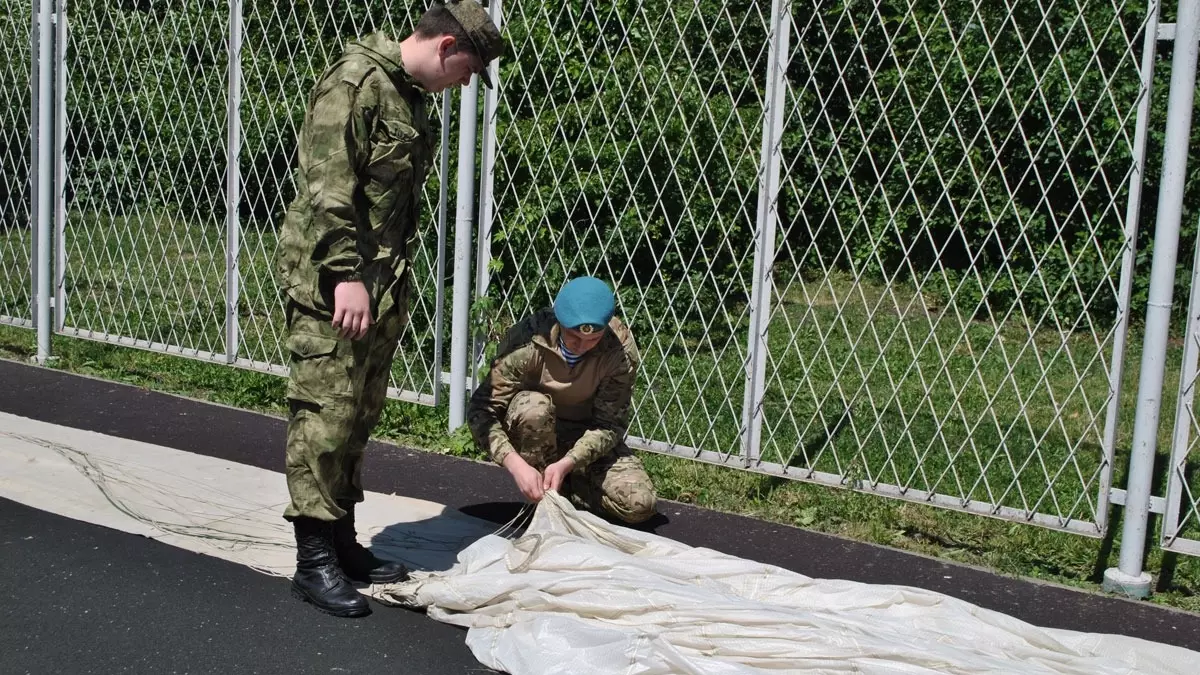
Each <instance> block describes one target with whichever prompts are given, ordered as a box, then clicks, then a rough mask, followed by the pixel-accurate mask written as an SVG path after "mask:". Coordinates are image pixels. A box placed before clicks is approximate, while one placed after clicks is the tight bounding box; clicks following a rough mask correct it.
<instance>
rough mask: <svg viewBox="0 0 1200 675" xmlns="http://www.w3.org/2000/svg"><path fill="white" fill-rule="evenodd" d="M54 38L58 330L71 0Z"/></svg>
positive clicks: (61, 10) (62, 8) (62, 303)
mask: <svg viewBox="0 0 1200 675" xmlns="http://www.w3.org/2000/svg"><path fill="white" fill-rule="evenodd" d="M55 24H56V25H55V39H54V242H53V245H54V330H55V331H60V330H62V328H63V325H64V324H65V322H66V318H67V285H66V279H67V0H58V11H57V13H56V14H55Z"/></svg>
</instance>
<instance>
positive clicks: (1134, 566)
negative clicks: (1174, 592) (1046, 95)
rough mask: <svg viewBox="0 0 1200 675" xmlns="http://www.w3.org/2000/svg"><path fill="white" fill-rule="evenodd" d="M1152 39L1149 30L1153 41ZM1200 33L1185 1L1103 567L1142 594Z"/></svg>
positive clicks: (1115, 583) (1113, 587) (1109, 586)
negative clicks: (1120, 514)
mask: <svg viewBox="0 0 1200 675" xmlns="http://www.w3.org/2000/svg"><path fill="white" fill-rule="evenodd" d="M1152 37H1153V36H1147V39H1152ZM1198 39H1200V0H1180V1H1179V17H1178V19H1177V21H1176V32H1175V54H1174V58H1172V60H1171V91H1170V98H1169V100H1168V103H1167V132H1166V140H1165V143H1164V148H1163V170H1162V179H1161V181H1160V183H1159V191H1158V220H1157V224H1156V228H1155V233H1154V260H1153V263H1152V264H1151V266H1150V292H1149V296H1150V297H1149V300H1148V301H1147V302H1146V336H1145V338H1144V342H1143V346H1142V370H1141V374H1140V378H1139V381H1138V400H1137V410H1136V412H1135V413H1134V428H1133V448H1132V451H1131V454H1130V458H1129V483H1128V485H1127V486H1126V494H1125V520H1124V526H1123V529H1122V532H1121V555H1120V562H1119V564H1118V566H1117V567H1115V568H1110V569H1108V570H1106V571H1105V572H1104V584H1103V586H1104V588H1105V589H1106V590H1109V591H1115V592H1121V593H1124V594H1126V595H1129V596H1132V597H1137V598H1144V597H1146V596H1148V595H1150V575H1149V574H1147V573H1146V572H1145V571H1143V569H1142V561H1143V558H1144V556H1145V552H1146V530H1147V526H1148V522H1149V517H1150V487H1151V483H1152V481H1153V478H1154V455H1155V449H1156V445H1157V442H1158V426H1159V414H1160V412H1161V407H1162V390H1163V374H1164V372H1165V368H1166V356H1167V336H1168V332H1169V330H1170V323H1171V295H1172V291H1173V290H1174V286H1175V261H1176V258H1177V255H1178V253H1179V224H1180V217H1181V214H1182V209H1183V188H1184V179H1185V177H1186V173H1187V155H1188V140H1189V138H1190V136H1191V128H1192V105H1193V99H1194V98H1195V93H1196V56H1197V53H1198V51H1200V44H1198V42H1197V40H1198Z"/></svg>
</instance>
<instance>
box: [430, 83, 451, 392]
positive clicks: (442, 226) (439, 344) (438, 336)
mask: <svg viewBox="0 0 1200 675" xmlns="http://www.w3.org/2000/svg"><path fill="white" fill-rule="evenodd" d="M441 167H442V168H441V172H440V173H439V174H438V176H439V178H438V231H437V263H436V264H437V285H436V286H435V288H434V292H435V294H436V297H435V298H434V303H435V305H436V306H435V307H434V310H433V405H434V406H439V405H441V404H442V351H443V348H444V347H445V344H446V338H445V326H446V234H447V232H448V231H449V229H450V228H449V225H448V222H447V221H448V220H449V217H450V215H449V208H448V207H447V206H446V204H447V202H449V200H450V183H449V178H450V90H449V89H446V90H444V91H443V92H442V163H441Z"/></svg>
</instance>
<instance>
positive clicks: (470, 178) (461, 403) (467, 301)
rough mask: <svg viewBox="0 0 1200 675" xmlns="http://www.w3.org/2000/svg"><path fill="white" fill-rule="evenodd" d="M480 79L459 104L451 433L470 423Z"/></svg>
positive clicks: (471, 86) (470, 86) (473, 79)
mask: <svg viewBox="0 0 1200 675" xmlns="http://www.w3.org/2000/svg"><path fill="white" fill-rule="evenodd" d="M478 109H479V77H478V76H475V77H472V78H471V84H469V85H468V86H466V87H463V90H462V100H461V101H460V102H459V116H458V117H459V119H458V123H459V134H458V196H457V197H456V198H455V220H454V308H453V310H452V314H451V317H450V430H451V431H453V430H455V429H457V428H459V427H460V426H462V425H463V422H464V421H466V412H467V410H466V405H467V356H468V354H467V352H469V351H470V348H471V336H470V333H471V325H470V319H471V239H472V234H473V230H474V223H473V221H474V213H475V131H476V128H477V126H478V119H477V117H478V115H477V113H478Z"/></svg>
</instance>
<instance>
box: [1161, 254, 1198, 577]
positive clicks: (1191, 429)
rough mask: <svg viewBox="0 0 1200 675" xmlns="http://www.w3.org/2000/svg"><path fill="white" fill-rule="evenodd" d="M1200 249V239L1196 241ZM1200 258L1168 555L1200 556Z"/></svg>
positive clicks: (1173, 469) (1176, 440)
mask: <svg viewBox="0 0 1200 675" xmlns="http://www.w3.org/2000/svg"><path fill="white" fill-rule="evenodd" d="M1197 244H1198V245H1200V239H1198V240H1197ZM1198 281H1200V257H1197V258H1196V265H1195V270H1194V272H1193V274H1192V292H1191V300H1190V302H1189V307H1190V309H1189V312H1188V326H1187V332H1186V333H1185V334H1184V349H1183V365H1182V367H1181V374H1180V380H1179V400H1178V403H1177V404H1176V408H1175V433H1174V435H1173V437H1172V441H1173V442H1172V445H1171V453H1170V459H1169V461H1168V464H1167V472H1168V473H1167V499H1166V513H1165V514H1164V519H1163V529H1162V544H1163V548H1164V549H1166V550H1169V551H1177V552H1180V553H1187V554H1190V555H1196V556H1200V471H1198V470H1197V469H1200V418H1198V417H1197V414H1196V405H1195V404H1196V400H1195V397H1196V382H1197V377H1198V376H1200V370H1198V367H1197V364H1198V361H1200V284H1198V283H1197V282H1198Z"/></svg>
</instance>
